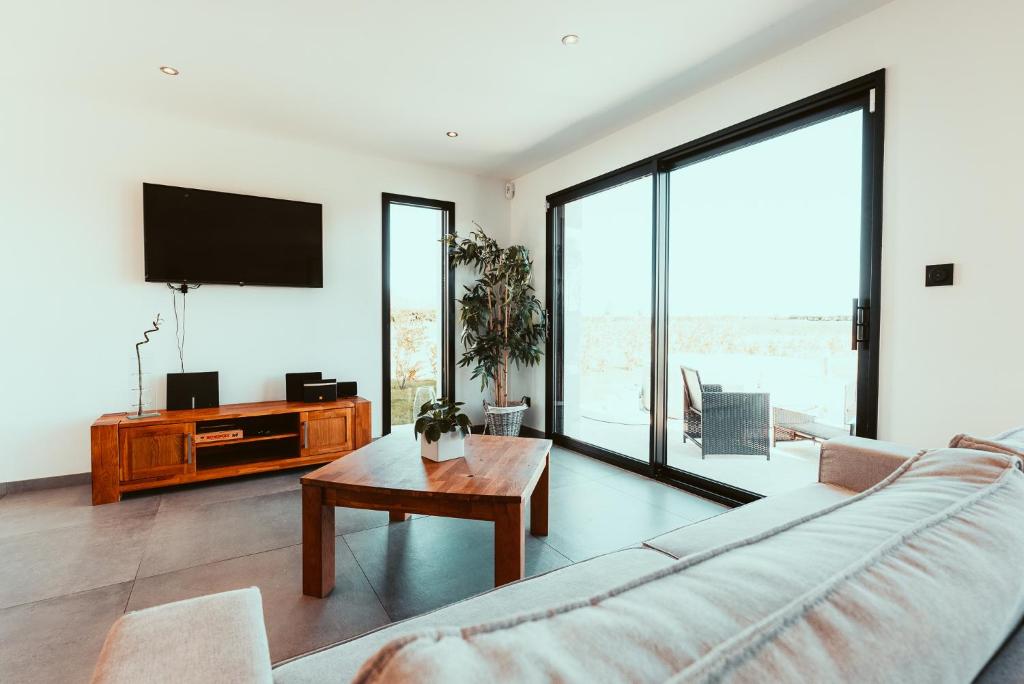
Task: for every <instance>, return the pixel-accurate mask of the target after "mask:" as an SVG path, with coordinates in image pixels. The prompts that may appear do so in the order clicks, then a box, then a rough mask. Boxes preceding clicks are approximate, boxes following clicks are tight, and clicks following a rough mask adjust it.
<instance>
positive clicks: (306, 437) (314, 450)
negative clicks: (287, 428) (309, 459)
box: [301, 408, 353, 456]
mask: <svg viewBox="0 0 1024 684" xmlns="http://www.w3.org/2000/svg"><path fill="white" fill-rule="evenodd" d="M352 418H353V412H352V409H350V408H342V409H330V410H328V411H307V412H306V413H303V414H302V434H301V438H302V455H303V456H316V455H318V454H326V453H329V452H332V451H350V450H351V449H352V443H353V440H352V428H353V425H352Z"/></svg>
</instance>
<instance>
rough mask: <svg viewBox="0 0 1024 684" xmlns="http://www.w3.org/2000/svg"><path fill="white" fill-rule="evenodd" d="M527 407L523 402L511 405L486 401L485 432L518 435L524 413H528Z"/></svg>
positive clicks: (486, 433) (487, 433) (508, 435)
mask: <svg viewBox="0 0 1024 684" xmlns="http://www.w3.org/2000/svg"><path fill="white" fill-rule="evenodd" d="M526 409H527V406H526V404H523V403H519V404H513V405H511V406H492V405H491V404H489V403H488V402H486V401H485V402H484V434H485V435H499V436H501V437H518V436H519V429H520V428H521V427H522V426H523V414H525V413H526Z"/></svg>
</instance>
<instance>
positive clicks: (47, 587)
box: [0, 504, 155, 608]
mask: <svg viewBox="0 0 1024 684" xmlns="http://www.w3.org/2000/svg"><path fill="white" fill-rule="evenodd" d="M111 505H113V504H111ZM154 519H155V518H154V516H153V515H151V514H148V515H137V516H133V517H126V518H122V519H119V520H117V521H116V522H115V521H107V522H105V523H104V524H102V525H79V526H76V527H59V528H56V529H50V530H43V531H41V532H30V533H28V534H19V535H16V536H11V537H3V538H0V560H2V562H0V608H6V607H8V606H13V605H18V604H21V603H30V602H32V601H40V600H43V599H48V598H53V597H55V596H62V595H64V594H71V593H75V592H80V591H86V590H88V589H95V588H97V587H103V586H107V585H110V584H117V583H119V582H125V581H128V580H132V579H134V578H135V574H136V572H137V571H138V569H139V562H140V561H141V560H142V554H143V549H145V547H146V538H147V536H148V535H149V533H150V530H151V529H152V527H153V521H154Z"/></svg>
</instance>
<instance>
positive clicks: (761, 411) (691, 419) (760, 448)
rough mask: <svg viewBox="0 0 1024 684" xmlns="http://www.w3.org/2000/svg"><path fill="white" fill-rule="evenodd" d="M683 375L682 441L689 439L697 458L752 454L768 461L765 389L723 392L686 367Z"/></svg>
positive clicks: (720, 387) (769, 422) (768, 416)
mask: <svg viewBox="0 0 1024 684" xmlns="http://www.w3.org/2000/svg"><path fill="white" fill-rule="evenodd" d="M679 370H680V372H681V373H682V374H683V441H684V442H685V441H686V440H687V439H692V440H693V441H694V443H695V444H697V445H698V446H699V447H700V450H701V452H700V457H701V458H702V459H703V458H705V457H707V455H708V454H753V455H756V456H764V457H765V458H767V459H768V460H771V452H770V451H769V441H770V440H769V436H770V432H771V429H770V428H771V416H770V411H769V408H770V401H769V396H768V393H767V392H723V391H722V386H721V385H711V384H708V385H705V384H703V383H702V382H701V379H700V373H698V372H697V371H696V370H695V369H693V368H688V367H686V366H680V367H679Z"/></svg>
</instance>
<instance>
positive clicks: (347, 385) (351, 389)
mask: <svg viewBox="0 0 1024 684" xmlns="http://www.w3.org/2000/svg"><path fill="white" fill-rule="evenodd" d="M357 394H359V390H358V389H356V383H355V382H339V383H338V396H339V397H354V396H356V395H357Z"/></svg>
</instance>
